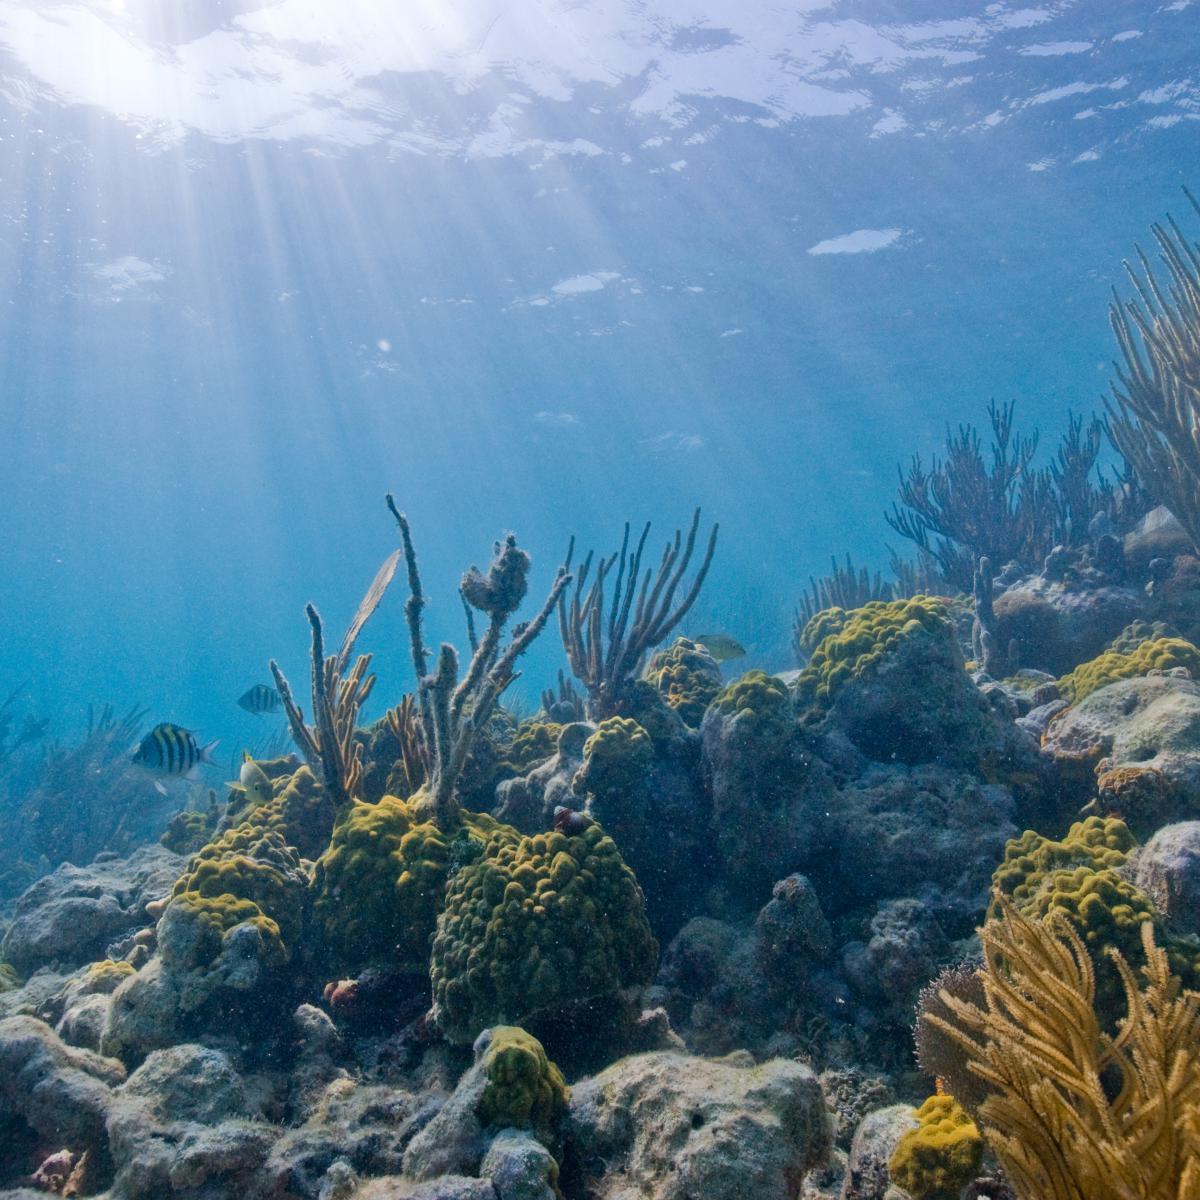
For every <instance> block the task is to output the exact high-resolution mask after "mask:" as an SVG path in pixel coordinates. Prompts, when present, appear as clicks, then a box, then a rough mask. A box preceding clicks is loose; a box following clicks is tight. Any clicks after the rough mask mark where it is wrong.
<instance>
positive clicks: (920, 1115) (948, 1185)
mask: <svg viewBox="0 0 1200 1200" xmlns="http://www.w3.org/2000/svg"><path fill="white" fill-rule="evenodd" d="M916 1115H917V1127H916V1129H910V1130H909V1131H908V1132H907V1133H906V1134H905V1135H904V1136H903V1137H902V1138H901V1139H900V1141H899V1142H898V1143H897V1145H896V1149H895V1151H894V1152H893V1154H892V1158H891V1162H890V1163H889V1164H888V1167H889V1170H890V1172H891V1177H892V1182H893V1183H896V1184H898V1185H899V1186H900V1187H902V1188H903V1189H904V1190H905V1191H906V1192H908V1193H909V1195H911V1196H912V1197H913V1200H958V1196H959V1193H960V1192H961V1191H962V1190H963V1188H964V1187H966V1186H967V1184H968V1183H970V1182H971V1181H972V1180H973V1179H974V1178H975V1177H976V1175H978V1174H979V1167H980V1164H981V1163H982V1162H983V1138H982V1137H980V1134H979V1130H978V1129H977V1128H976V1127H975V1123H974V1121H972V1120H971V1118H970V1117H969V1116H967V1114H966V1113H965V1112H964V1111H963V1109H962V1106H961V1105H960V1104H959V1103H958V1101H957V1100H955V1099H953V1098H952V1097H950V1096H941V1095H938V1096H930V1097H929V1099H928V1100H926V1101H925V1103H924V1104H922V1105H921V1107H920V1108H918V1109H917V1114H916Z"/></svg>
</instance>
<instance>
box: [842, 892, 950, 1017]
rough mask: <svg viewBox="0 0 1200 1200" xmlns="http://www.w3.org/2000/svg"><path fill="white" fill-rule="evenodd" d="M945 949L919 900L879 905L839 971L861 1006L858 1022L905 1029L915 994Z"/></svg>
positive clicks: (934, 970) (844, 952)
mask: <svg viewBox="0 0 1200 1200" xmlns="http://www.w3.org/2000/svg"><path fill="white" fill-rule="evenodd" d="M945 950H946V939H945V935H944V934H943V932H942V930H941V928H940V926H939V925H938V923H937V921H936V919H935V918H934V916H933V914H932V913H930V911H929V910H928V909H927V908H926V907H925V905H924V904H922V903H921V901H919V900H914V899H912V898H911V897H910V898H906V899H900V900H886V901H884V902H883V903H881V904H880V905H879V908H878V911H877V912H876V914H875V916H874V917H872V918H871V925H870V929H869V937H868V939H867V940H866V941H865V942H861V941H854V942H849V943H847V945H846V946H845V947H844V948H843V950H842V973H843V974H844V975H845V977H846V980H847V982H848V983H849V984H850V986H851V988H852V989H853V990H854V992H855V994H856V995H857V996H858V997H859V998H860V1000H862V1001H864V1002H865V1003H864V1008H865V1009H866V1012H864V1014H863V1018H864V1019H863V1021H860V1023H867V1021H869V1022H870V1023H877V1022H885V1023H893V1024H900V1025H905V1026H907V1025H910V1024H911V1023H912V1014H913V1008H914V1005H915V1004H916V1000H917V993H918V992H919V991H920V990H921V988H922V987H923V986H924V985H925V984H927V983H928V982H929V980H930V979H932V978H933V977H934V975H936V974H937V972H938V965H939V960H940V958H941V957H942V955H943V954H944V953H945Z"/></svg>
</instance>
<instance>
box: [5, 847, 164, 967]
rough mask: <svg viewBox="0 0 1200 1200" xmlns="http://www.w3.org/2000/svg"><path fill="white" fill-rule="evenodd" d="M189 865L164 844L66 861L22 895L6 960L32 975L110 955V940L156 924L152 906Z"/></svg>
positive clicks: (7, 937) (10, 931)
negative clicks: (80, 863)
mask: <svg viewBox="0 0 1200 1200" xmlns="http://www.w3.org/2000/svg"><path fill="white" fill-rule="evenodd" d="M186 863H187V860H186V859H185V858H183V857H181V856H180V855H178V854H172V853H171V852H170V851H169V850H166V849H164V848H163V847H162V846H143V847H141V848H140V849H139V850H136V851H134V853H133V854H131V855H130V856H129V857H128V858H124V859H119V858H117V857H116V856H115V855H101V856H99V858H97V860H96V861H95V862H93V863H92V864H91V865H90V866H86V867H75V866H72V865H71V864H70V863H64V864H63V865H62V866H60V867H58V868H57V869H56V870H54V871H52V872H51V873H50V874H49V875H45V876H43V877H42V878H41V879H39V880H38V881H37V883H35V884H34V885H33V886H32V887H30V888H29V889H28V890H27V891H26V892H25V893H24V895H22V896H21V898H20V899H19V900H18V901H17V904H16V909H15V912H14V914H13V921H12V924H11V925H10V926H9V928H8V931H7V932H6V933H5V935H4V939H3V941H0V962H9V963H12V965H13V966H14V967H16V968H17V970H18V971H20V972H22V973H29V972H32V971H34V970H36V969H37V968H38V967H42V966H47V965H50V964H54V965H57V966H59V967H61V968H65V969H67V970H72V969H74V968H75V967H80V966H83V965H84V964H85V963H89V962H94V961H95V960H97V959H102V958H104V957H105V950H106V948H107V947H108V945H109V943H110V942H113V941H115V940H116V939H118V938H120V937H122V936H123V935H124V934H128V933H130V932H132V931H134V930H137V929H139V928H143V927H145V926H147V925H149V924H152V918H151V917H150V916H148V915H147V913H146V905H147V904H149V903H150V902H151V901H154V900H159V899H161V898H162V897H163V896H166V895H169V894H170V891H171V888H172V887H173V886H174V885H175V880H176V879H178V878H179V874H180V872H181V871H182V870H183V868H184V866H185V865H186Z"/></svg>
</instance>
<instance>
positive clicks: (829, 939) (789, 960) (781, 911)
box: [754, 875, 833, 987]
mask: <svg viewBox="0 0 1200 1200" xmlns="http://www.w3.org/2000/svg"><path fill="white" fill-rule="evenodd" d="M754 935H755V938H756V939H757V954H758V961H759V963H760V964H761V965H762V969H763V973H764V974H765V975H766V976H767V978H768V979H770V980H771V981H772V982H774V983H776V984H777V985H780V984H782V985H783V986H785V987H795V986H796V985H797V984H799V983H800V982H802V980H803V978H804V973H805V966H806V964H808V963H810V962H813V961H819V960H820V959H823V958H825V957H826V956H827V955H828V954H829V952H830V949H831V948H832V945H833V931H832V930H831V929H830V928H829V922H828V921H827V920H826V919H825V914H824V912H822V911H821V902H820V900H819V899H818V898H817V893H816V891H815V890H814V888H813V885H812V884H811V883H810V882H809V880H808V878H807V876H804V875H789V876H788V877H787V878H786V879H781V880H780V881H779V882H778V883H777V884H776V885H775V886H774V888H772V889H771V899H770V901H769V902H768V903H767V904H766V905H765V906H764V907H763V909H762V910H761V911H760V912H759V914H758V916H757V917H756V918H755V920H754Z"/></svg>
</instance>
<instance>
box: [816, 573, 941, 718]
mask: <svg viewBox="0 0 1200 1200" xmlns="http://www.w3.org/2000/svg"><path fill="white" fill-rule="evenodd" d="M809 626H810V627H812V628H813V635H812V636H813V638H816V637H817V636H818V635H820V641H819V642H815V643H814V644H813V647H812V650H811V657H810V658H809V661H808V665H807V666H806V667H805V668H804V670H802V671H801V672H800V675H799V677H798V678H797V680H796V698H797V700H798V701H799V702H800V703H801V704H803V705H816V706H819V707H821V708H828V707H829V706H830V705H831V704H832V703H833V702H834V700H835V699H836V698H837V695H838V692H839V691H841V689H842V688H843V687H844V686H845V685H846V684H847V683H850V682H852V681H853V680H856V679H860V678H862V677H863V676H864V675H866V674H867V673H868V672H870V671H872V670H874V669H875V668H876V667H877V666H879V665H880V664H881V663H882V662H883V661H884V660H885V659H886V658H887V656H888V654H889V653H890V652H891V651H892V650H894V649H895V648H896V647H897V646H898V645H899V644H900V643H901V642H903V641H904V640H905V639H906V638H911V637H918V636H922V635H924V636H930V637H934V638H938V639H942V640H949V641H953V638H954V631H953V628H952V627H951V625H950V622H949V620H948V618H947V614H946V605H945V604H944V603H943V602H942V601H941V600H938V599H935V598H934V597H931V596H913V597H911V598H910V599H907V600H873V601H872V602H871V603H870V604H865V605H864V606H863V607H862V608H856V609H852V610H851V611H850V612H846V611H844V610H842V609H836V608H833V609H826V610H825V611H824V612H821V613H818V614H817V615H816V616H815V617H813V619H812V621H810V622H809ZM807 635H808V629H807V628H806V629H805V634H804V635H803V636H802V640H803V641H804V643H805V644H806V645H807V644H808V641H809V640H810V639H808V637H807Z"/></svg>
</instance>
